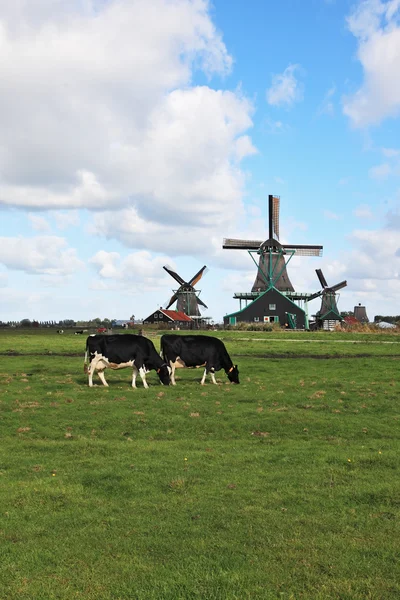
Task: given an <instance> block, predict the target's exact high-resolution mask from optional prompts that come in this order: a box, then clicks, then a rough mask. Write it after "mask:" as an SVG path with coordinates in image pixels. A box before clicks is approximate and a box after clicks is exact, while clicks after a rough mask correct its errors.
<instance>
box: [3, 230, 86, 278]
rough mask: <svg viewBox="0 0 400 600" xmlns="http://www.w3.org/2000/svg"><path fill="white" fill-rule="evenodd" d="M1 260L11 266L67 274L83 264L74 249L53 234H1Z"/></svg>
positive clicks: (20, 269) (24, 269)
mask: <svg viewBox="0 0 400 600" xmlns="http://www.w3.org/2000/svg"><path fill="white" fill-rule="evenodd" d="M0 263H1V264H3V265H4V266H5V267H7V268H8V269H12V270H18V271H25V272H26V273H36V274H44V275H55V276H64V275H70V274H72V273H75V272H76V271H77V270H78V269H81V268H82V267H83V263H82V261H80V260H79V258H78V257H77V255H76V251H75V250H74V249H73V248H68V247H67V243H66V241H65V240H64V239H63V238H60V237H56V236H38V237H33V238H23V237H1V238H0Z"/></svg>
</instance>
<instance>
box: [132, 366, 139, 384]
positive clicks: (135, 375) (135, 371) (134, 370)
mask: <svg viewBox="0 0 400 600" xmlns="http://www.w3.org/2000/svg"><path fill="white" fill-rule="evenodd" d="M137 375H138V370H137V368H136V367H135V365H133V369H132V387H133V388H136V377H137Z"/></svg>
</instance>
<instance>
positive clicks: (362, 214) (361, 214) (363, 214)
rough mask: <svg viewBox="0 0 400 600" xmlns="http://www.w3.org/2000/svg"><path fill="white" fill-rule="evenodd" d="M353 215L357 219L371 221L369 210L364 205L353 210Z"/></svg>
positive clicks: (371, 216) (371, 215)
mask: <svg viewBox="0 0 400 600" xmlns="http://www.w3.org/2000/svg"><path fill="white" fill-rule="evenodd" d="M353 215H354V216H355V217H357V218H358V219H372V218H373V213H372V211H371V208H370V207H369V206H367V205H366V204H361V205H360V206H357V207H356V208H355V209H354V210H353Z"/></svg>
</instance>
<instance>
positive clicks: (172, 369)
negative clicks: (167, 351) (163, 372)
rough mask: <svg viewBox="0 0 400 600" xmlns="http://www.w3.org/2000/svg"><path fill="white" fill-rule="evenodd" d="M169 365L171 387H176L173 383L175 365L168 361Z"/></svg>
mask: <svg viewBox="0 0 400 600" xmlns="http://www.w3.org/2000/svg"><path fill="white" fill-rule="evenodd" d="M169 364H170V365H171V374H170V379H171V385H176V381H175V368H176V367H175V363H173V362H172V361H170V363H169Z"/></svg>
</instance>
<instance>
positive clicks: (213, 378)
mask: <svg viewBox="0 0 400 600" xmlns="http://www.w3.org/2000/svg"><path fill="white" fill-rule="evenodd" d="M210 375H211V381H212V382H213V383H214V384H215V385H218V383H217V381H216V379H215V375H214V369H213V368H212V369H210Z"/></svg>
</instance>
